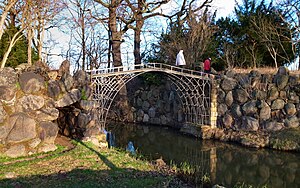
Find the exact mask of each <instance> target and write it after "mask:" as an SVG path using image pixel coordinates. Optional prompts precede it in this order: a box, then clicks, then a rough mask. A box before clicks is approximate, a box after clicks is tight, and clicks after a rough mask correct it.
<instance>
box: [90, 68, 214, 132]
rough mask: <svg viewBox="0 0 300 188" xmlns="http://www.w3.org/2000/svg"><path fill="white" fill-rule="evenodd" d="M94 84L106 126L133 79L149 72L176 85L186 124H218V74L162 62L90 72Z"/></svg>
mask: <svg viewBox="0 0 300 188" xmlns="http://www.w3.org/2000/svg"><path fill="white" fill-rule="evenodd" d="M87 72H89V73H91V80H92V82H93V84H94V91H93V92H94V99H95V100H97V101H98V102H99V113H100V117H99V119H100V121H101V122H102V124H103V125H105V123H106V118H107V115H108V112H109V110H110V107H111V104H112V102H113V100H114V99H115V97H116V95H117V94H118V92H119V91H120V90H121V88H122V87H123V86H125V85H126V83H128V82H129V81H131V80H132V79H133V78H135V77H137V76H139V75H141V74H144V73H146V72H162V73H164V74H165V75H166V76H167V77H168V78H170V80H171V82H172V83H173V84H174V85H175V86H176V92H177V93H178V95H179V97H180V100H181V102H182V105H183V109H184V113H185V122H186V123H193V124H198V125H211V126H215V125H216V115H217V114H216V97H215V95H216V93H215V92H216V90H215V88H214V84H213V81H214V75H211V74H206V73H203V72H199V71H194V70H190V69H185V68H179V67H174V66H170V65H166V64H161V63H148V64H140V65H135V66H134V67H133V68H132V69H131V70H126V69H124V67H114V68H104V69H97V70H88V71H87Z"/></svg>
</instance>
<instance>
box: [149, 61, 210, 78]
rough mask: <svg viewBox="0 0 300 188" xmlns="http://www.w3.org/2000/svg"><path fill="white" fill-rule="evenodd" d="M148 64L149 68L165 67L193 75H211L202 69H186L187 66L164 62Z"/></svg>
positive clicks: (165, 68)
mask: <svg viewBox="0 0 300 188" xmlns="http://www.w3.org/2000/svg"><path fill="white" fill-rule="evenodd" d="M146 66H147V67H149V68H152V69H164V70H170V71H174V72H178V73H184V74H191V75H195V76H205V75H209V74H207V73H204V72H201V71H196V70H192V69H186V68H182V67H178V66H173V65H168V64H163V63H148V64H146Z"/></svg>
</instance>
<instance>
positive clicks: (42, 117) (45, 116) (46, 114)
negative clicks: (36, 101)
mask: <svg viewBox="0 0 300 188" xmlns="http://www.w3.org/2000/svg"><path fill="white" fill-rule="evenodd" d="M31 114H32V115H33V116H34V117H35V119H36V120H38V121H39V122H41V121H54V120H56V119H57V118H58V116H59V110H57V109H56V108H50V107H47V108H42V109H40V110H37V111H34V112H32V113H31Z"/></svg>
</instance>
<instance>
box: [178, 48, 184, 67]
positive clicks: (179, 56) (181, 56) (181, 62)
mask: <svg viewBox="0 0 300 188" xmlns="http://www.w3.org/2000/svg"><path fill="white" fill-rule="evenodd" d="M178 65H186V63H185V59H184V55H183V50H180V51H179V52H178V54H177V57H176V66H178Z"/></svg>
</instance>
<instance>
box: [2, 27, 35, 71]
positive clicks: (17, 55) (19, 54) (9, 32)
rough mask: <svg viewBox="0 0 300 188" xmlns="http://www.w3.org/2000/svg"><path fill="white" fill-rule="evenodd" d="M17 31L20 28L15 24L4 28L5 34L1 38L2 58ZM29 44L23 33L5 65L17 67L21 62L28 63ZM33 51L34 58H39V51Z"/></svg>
mask: <svg viewBox="0 0 300 188" xmlns="http://www.w3.org/2000/svg"><path fill="white" fill-rule="evenodd" d="M17 31H18V28H17V27H15V26H13V25H10V27H8V28H7V29H5V30H4V34H3V36H2V38H1V40H0V60H1V59H2V58H3V55H4V53H5V52H6V50H7V48H8V46H9V42H10V40H11V38H12V37H13V35H14V34H15V33H17ZM27 46H28V42H27V39H26V37H25V36H24V35H23V36H22V37H21V39H20V40H18V41H17V42H16V44H15V46H14V47H13V48H12V50H11V52H10V54H9V57H8V60H7V63H6V64H5V66H7V67H14V68H15V67H16V66H18V65H19V64H22V63H27ZM32 53H33V54H32V58H33V60H37V59H38V57H37V53H36V52H34V50H33V52H32Z"/></svg>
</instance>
